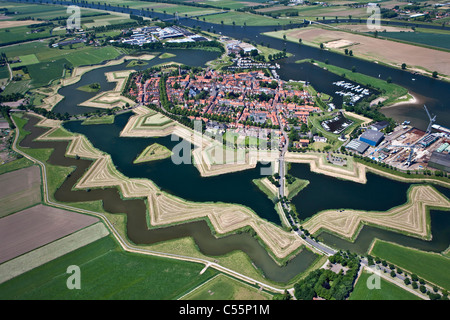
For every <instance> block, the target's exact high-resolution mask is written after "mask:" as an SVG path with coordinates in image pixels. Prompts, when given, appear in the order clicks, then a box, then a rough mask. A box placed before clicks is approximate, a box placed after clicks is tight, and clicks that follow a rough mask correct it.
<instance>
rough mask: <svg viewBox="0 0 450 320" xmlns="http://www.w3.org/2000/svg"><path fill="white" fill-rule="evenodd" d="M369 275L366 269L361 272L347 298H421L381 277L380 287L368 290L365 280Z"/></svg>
mask: <svg viewBox="0 0 450 320" xmlns="http://www.w3.org/2000/svg"><path fill="white" fill-rule="evenodd" d="M370 276H371V274H370V273H369V272H367V271H363V272H362V273H361V276H360V277H359V279H358V281H357V282H356V284H355V287H354V289H353V292H352V293H351V294H350V297H349V300H422V299H420V298H419V297H418V296H416V295H415V294H413V293H410V292H408V291H406V290H404V289H402V288H400V287H399V286H397V285H395V284H393V283H391V282H389V281H387V280H385V279H383V278H381V280H380V289H372V290H370V289H369V288H368V287H367V280H368V279H369V277H370Z"/></svg>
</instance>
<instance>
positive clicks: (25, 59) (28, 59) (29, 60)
mask: <svg viewBox="0 0 450 320" xmlns="http://www.w3.org/2000/svg"><path fill="white" fill-rule="evenodd" d="M19 58H20V60H21V61H22V62H18V63H12V64H11V68H15V67H21V66H27V65H30V64H35V63H39V60H38V58H37V57H36V55H35V54H33V53H32V54H27V55H24V56H19Z"/></svg>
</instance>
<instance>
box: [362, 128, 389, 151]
mask: <svg viewBox="0 0 450 320" xmlns="http://www.w3.org/2000/svg"><path fill="white" fill-rule="evenodd" d="M383 139H384V134H383V133H381V132H379V131H376V130H370V129H369V130H366V131H365V132H364V133H363V134H362V135H361V136H360V137H359V140H360V141H362V142H365V143H367V144H369V145H371V146H373V147H376V146H377V145H378V144H379V143H380V142H381V141H382V140H383Z"/></svg>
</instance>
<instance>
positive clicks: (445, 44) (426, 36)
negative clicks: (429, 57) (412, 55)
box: [380, 32, 450, 50]
mask: <svg viewBox="0 0 450 320" xmlns="http://www.w3.org/2000/svg"><path fill="white" fill-rule="evenodd" d="M380 36H382V37H385V38H391V39H395V40H401V41H407V42H411V43H418V44H423V45H426V46H432V47H438V48H443V49H447V50H450V34H444V33H424V32H383V33H381V34H380Z"/></svg>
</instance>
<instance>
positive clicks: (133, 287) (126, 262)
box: [0, 236, 217, 300]
mask: <svg viewBox="0 0 450 320" xmlns="http://www.w3.org/2000/svg"><path fill="white" fill-rule="evenodd" d="M70 265H77V266H79V267H80V270H81V273H82V278H81V287H82V290H68V289H67V286H66V280H67V278H68V275H67V273H66V269H67V266H70ZM203 267H204V266H203V265H201V264H197V263H191V262H184V261H177V260H173V259H165V258H159V257H153V256H147V255H143V254H137V253H130V252H125V251H123V250H122V249H121V248H120V247H119V245H118V244H117V243H116V242H115V240H114V239H113V237H112V236H108V237H104V238H102V239H100V240H97V241H95V242H93V243H91V244H88V245H86V246H84V247H82V248H79V249H77V250H75V251H72V252H70V253H68V254H66V255H64V256H62V257H59V258H57V259H55V260H53V261H50V262H48V263H46V264H44V265H42V266H40V267H37V268H35V269H33V270H31V271H29V272H27V273H25V274H22V275H20V276H18V277H16V278H14V279H11V280H9V281H7V282H5V283H3V284H0V299H21V300H29V299H31V300H34V299H44V300H54V299H58V300H59V299H63V300H77V299H83V300H91V299H95V300H103V299H108V300H119V299H120V300H122V299H139V300H141V299H144V300H169V299H176V298H178V297H181V296H182V295H184V294H185V293H186V292H189V291H191V290H192V289H193V288H196V287H197V286H199V285H200V284H201V283H203V282H205V281H207V280H208V279H209V278H211V277H212V276H214V275H216V274H217V271H215V270H213V269H211V268H208V269H207V270H206V271H205V272H204V273H203V274H200V271H201V270H202V269H203ZM130 270H133V272H130Z"/></svg>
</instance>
